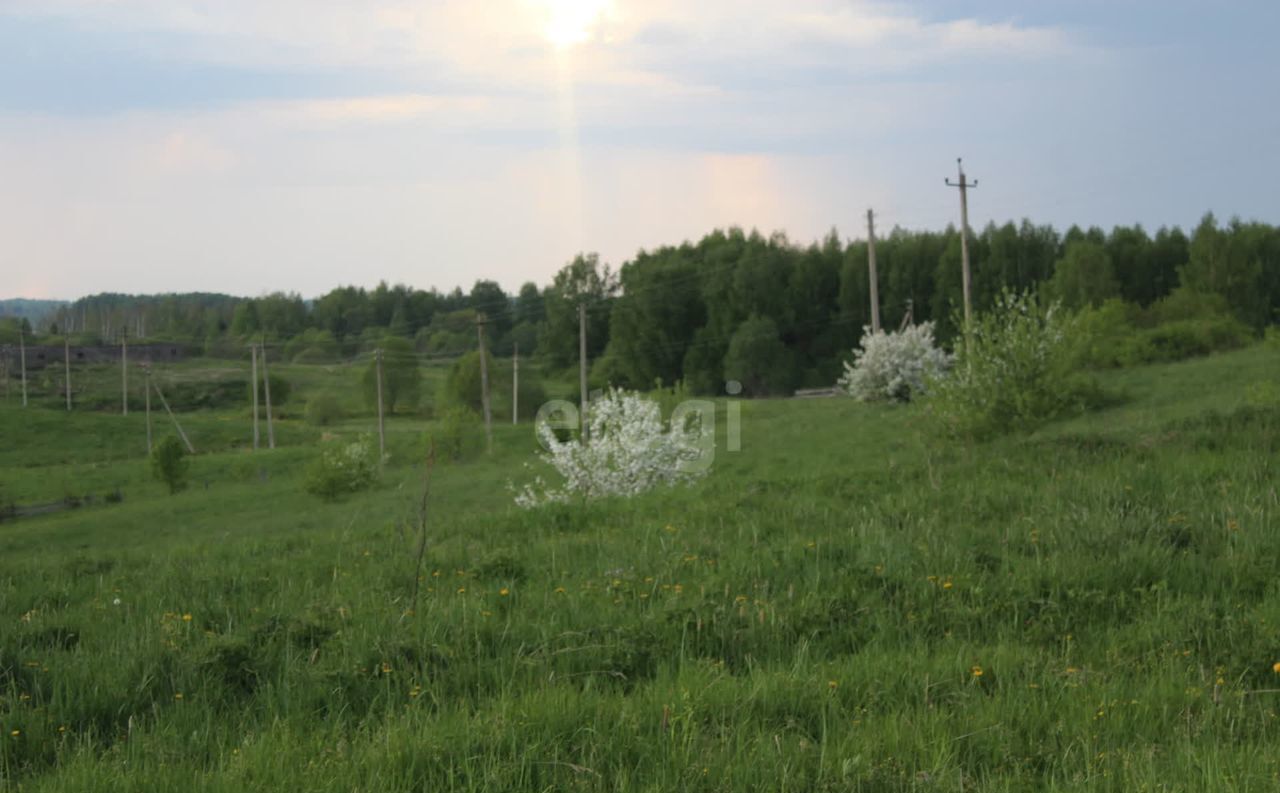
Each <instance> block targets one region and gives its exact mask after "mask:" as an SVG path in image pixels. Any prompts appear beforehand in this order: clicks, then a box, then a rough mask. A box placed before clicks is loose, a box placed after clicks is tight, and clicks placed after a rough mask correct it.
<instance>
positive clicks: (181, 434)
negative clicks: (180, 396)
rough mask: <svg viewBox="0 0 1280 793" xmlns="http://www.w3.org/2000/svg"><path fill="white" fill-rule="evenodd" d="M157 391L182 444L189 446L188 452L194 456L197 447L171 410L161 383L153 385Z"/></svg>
mask: <svg viewBox="0 0 1280 793" xmlns="http://www.w3.org/2000/svg"><path fill="white" fill-rule="evenodd" d="M152 385H153V386H155V389H156V396H158V397H160V404H161V405H164V412H165V413H168V414H169V418H171V419H173V426H174V427H176V428H177V429H178V437H179V438H182V442H183V443H185V444H186V445H187V451H189V452H191V453H192V454H195V453H196V447H194V446H192V445H191V440H190V439H188V438H187V433H185V432H183V431H182V425H181V424H179V423H178V417H177V416H175V415H173V411H172V410H170V409H169V401H168V400H167V399H165V398H164V392H163V391H161V390H160V384H159V383H152Z"/></svg>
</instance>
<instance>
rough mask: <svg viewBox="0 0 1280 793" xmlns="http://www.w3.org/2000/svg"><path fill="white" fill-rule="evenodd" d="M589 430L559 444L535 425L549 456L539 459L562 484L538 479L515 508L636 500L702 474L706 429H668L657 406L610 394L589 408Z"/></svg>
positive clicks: (613, 391) (622, 394)
mask: <svg viewBox="0 0 1280 793" xmlns="http://www.w3.org/2000/svg"><path fill="white" fill-rule="evenodd" d="M588 427H589V433H588V437H587V438H586V439H585V440H583V439H577V440H575V439H570V440H567V441H561V440H559V439H558V438H557V437H556V433H555V430H554V428H552V426H551V425H550V424H549V423H547V422H541V423H539V424H538V427H537V433H538V438H539V440H541V441H542V443H543V446H544V447H545V448H546V449H547V450H548V451H547V452H546V453H545V454H543V455H542V459H543V460H544V461H545V462H547V463H550V464H551V466H552V467H553V468H555V469H556V472H557V473H559V474H560V476H562V477H563V478H564V483H563V484H562V485H561V486H560V487H559V488H552V487H548V486H547V484H546V483H545V482H544V481H543V480H542V478H541V477H539V478H537V479H536V480H535V481H534V483H533V484H532V485H526V486H525V487H524V489H523V490H521V491H519V492H517V494H516V499H515V500H516V504H518V505H519V506H521V507H525V508H530V507H535V506H538V505H540V504H545V503H550V502H564V501H568V500H570V499H571V498H573V497H575V496H576V497H580V498H583V499H594V498H603V497H606V496H634V495H637V494H639V493H643V492H646V491H648V490H652V489H653V488H655V487H659V486H671V485H676V484H680V483H684V482H690V481H693V480H695V479H697V478H698V477H700V476H702V475H703V474H705V473H706V470H705V467H704V466H701V465H699V464H698V461H699V460H700V459H701V458H702V457H703V453H704V444H705V443H706V441H707V439H708V438H709V437H710V436H709V435H708V430H709V429H710V427H709V426H705V425H704V426H697V425H696V423H695V425H692V426H691V425H690V424H688V423H685V422H682V421H676V422H674V426H672V425H669V424H668V423H667V422H664V421H663V420H662V411H661V408H660V407H659V405H658V403H657V402H654V401H653V400H650V399H645V398H644V397H642V396H640V395H639V394H634V393H629V392H626V391H622V390H619V389H611V390H610V391H609V392H608V393H607V394H605V396H604V397H603V398H601V399H600V400H598V401H596V402H592V403H591V409H590V412H589V418H588ZM711 440H714V438H711Z"/></svg>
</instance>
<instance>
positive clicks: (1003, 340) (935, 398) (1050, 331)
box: [928, 291, 1100, 437]
mask: <svg viewBox="0 0 1280 793" xmlns="http://www.w3.org/2000/svg"><path fill="white" fill-rule="evenodd" d="M1072 324H1073V318H1072V317H1070V316H1069V315H1067V314H1065V313H1064V312H1063V311H1062V310H1061V308H1060V306H1058V305H1056V304H1055V305H1050V306H1048V307H1047V308H1046V307H1043V306H1041V305H1040V303H1039V301H1038V300H1036V298H1035V296H1034V295H1031V294H1015V293H1011V292H1008V291H1006V292H1004V293H1003V294H1002V295H1001V296H1000V297H999V298H997V299H996V304H995V306H994V308H993V309H992V310H991V311H990V312H988V313H985V314H981V315H979V316H978V317H976V318H975V319H974V321H973V325H972V327H971V328H970V331H969V334H968V341H967V343H964V342H963V341H962V344H963V345H964V346H962V348H961V351H960V355H959V357H958V359H957V361H956V365H955V366H954V367H953V368H952V370H951V372H950V374H949V375H947V376H945V377H940V378H936V379H935V380H933V381H931V383H930V392H931V393H930V395H929V399H928V402H929V405H930V410H931V413H932V415H933V416H934V417H935V418H936V419H938V420H939V421H940V422H941V423H942V425H943V427H944V428H945V430H946V431H948V432H949V433H951V434H955V435H966V436H971V437H980V436H987V435H992V434H996V433H999V432H1002V431H1009V430H1030V429H1033V428H1035V427H1037V426H1039V425H1040V424H1042V423H1044V422H1046V421H1048V420H1050V419H1052V418H1055V417H1057V416H1059V415H1062V414H1064V413H1066V412H1068V411H1070V410H1073V409H1077V408H1079V407H1081V406H1085V405H1090V404H1096V403H1097V402H1098V401H1099V396H1100V394H1099V391H1098V388H1097V386H1095V385H1094V384H1093V383H1092V381H1089V380H1087V379H1083V378H1080V377H1078V376H1076V375H1075V374H1074V373H1073V366H1072V363H1073V361H1072V348H1071V345H1070V341H1069V338H1070V335H1071V333H1072V331H1073V328H1072Z"/></svg>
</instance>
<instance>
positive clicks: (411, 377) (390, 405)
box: [363, 336, 422, 413]
mask: <svg viewBox="0 0 1280 793" xmlns="http://www.w3.org/2000/svg"><path fill="white" fill-rule="evenodd" d="M381 348H382V406H383V409H384V410H385V411H386V412H387V413H394V412H395V411H396V407H397V406H399V407H405V406H409V407H410V408H412V407H414V406H416V405H417V404H418V400H419V398H420V396H421V392H422V370H421V369H420V368H418V356H417V354H416V353H415V352H414V349H413V343H412V342H410V341H409V340H408V339H404V338H400V337H399V336H385V337H383V339H382V347H381ZM363 383H364V397H365V402H366V403H367V404H368V405H369V408H370V409H371V410H377V409H378V362H377V360H376V358H375V359H374V360H370V361H369V366H368V367H367V368H366V369H365V371H364V378H363Z"/></svg>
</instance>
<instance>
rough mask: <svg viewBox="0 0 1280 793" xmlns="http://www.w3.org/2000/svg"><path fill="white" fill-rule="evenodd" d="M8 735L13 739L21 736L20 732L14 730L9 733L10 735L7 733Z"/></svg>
mask: <svg viewBox="0 0 1280 793" xmlns="http://www.w3.org/2000/svg"><path fill="white" fill-rule="evenodd" d="M9 734H10V735H12V736H13V737H14V738H17V737H18V736H19V735H21V734H22V730H14V731H13V732H11V733H9Z"/></svg>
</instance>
